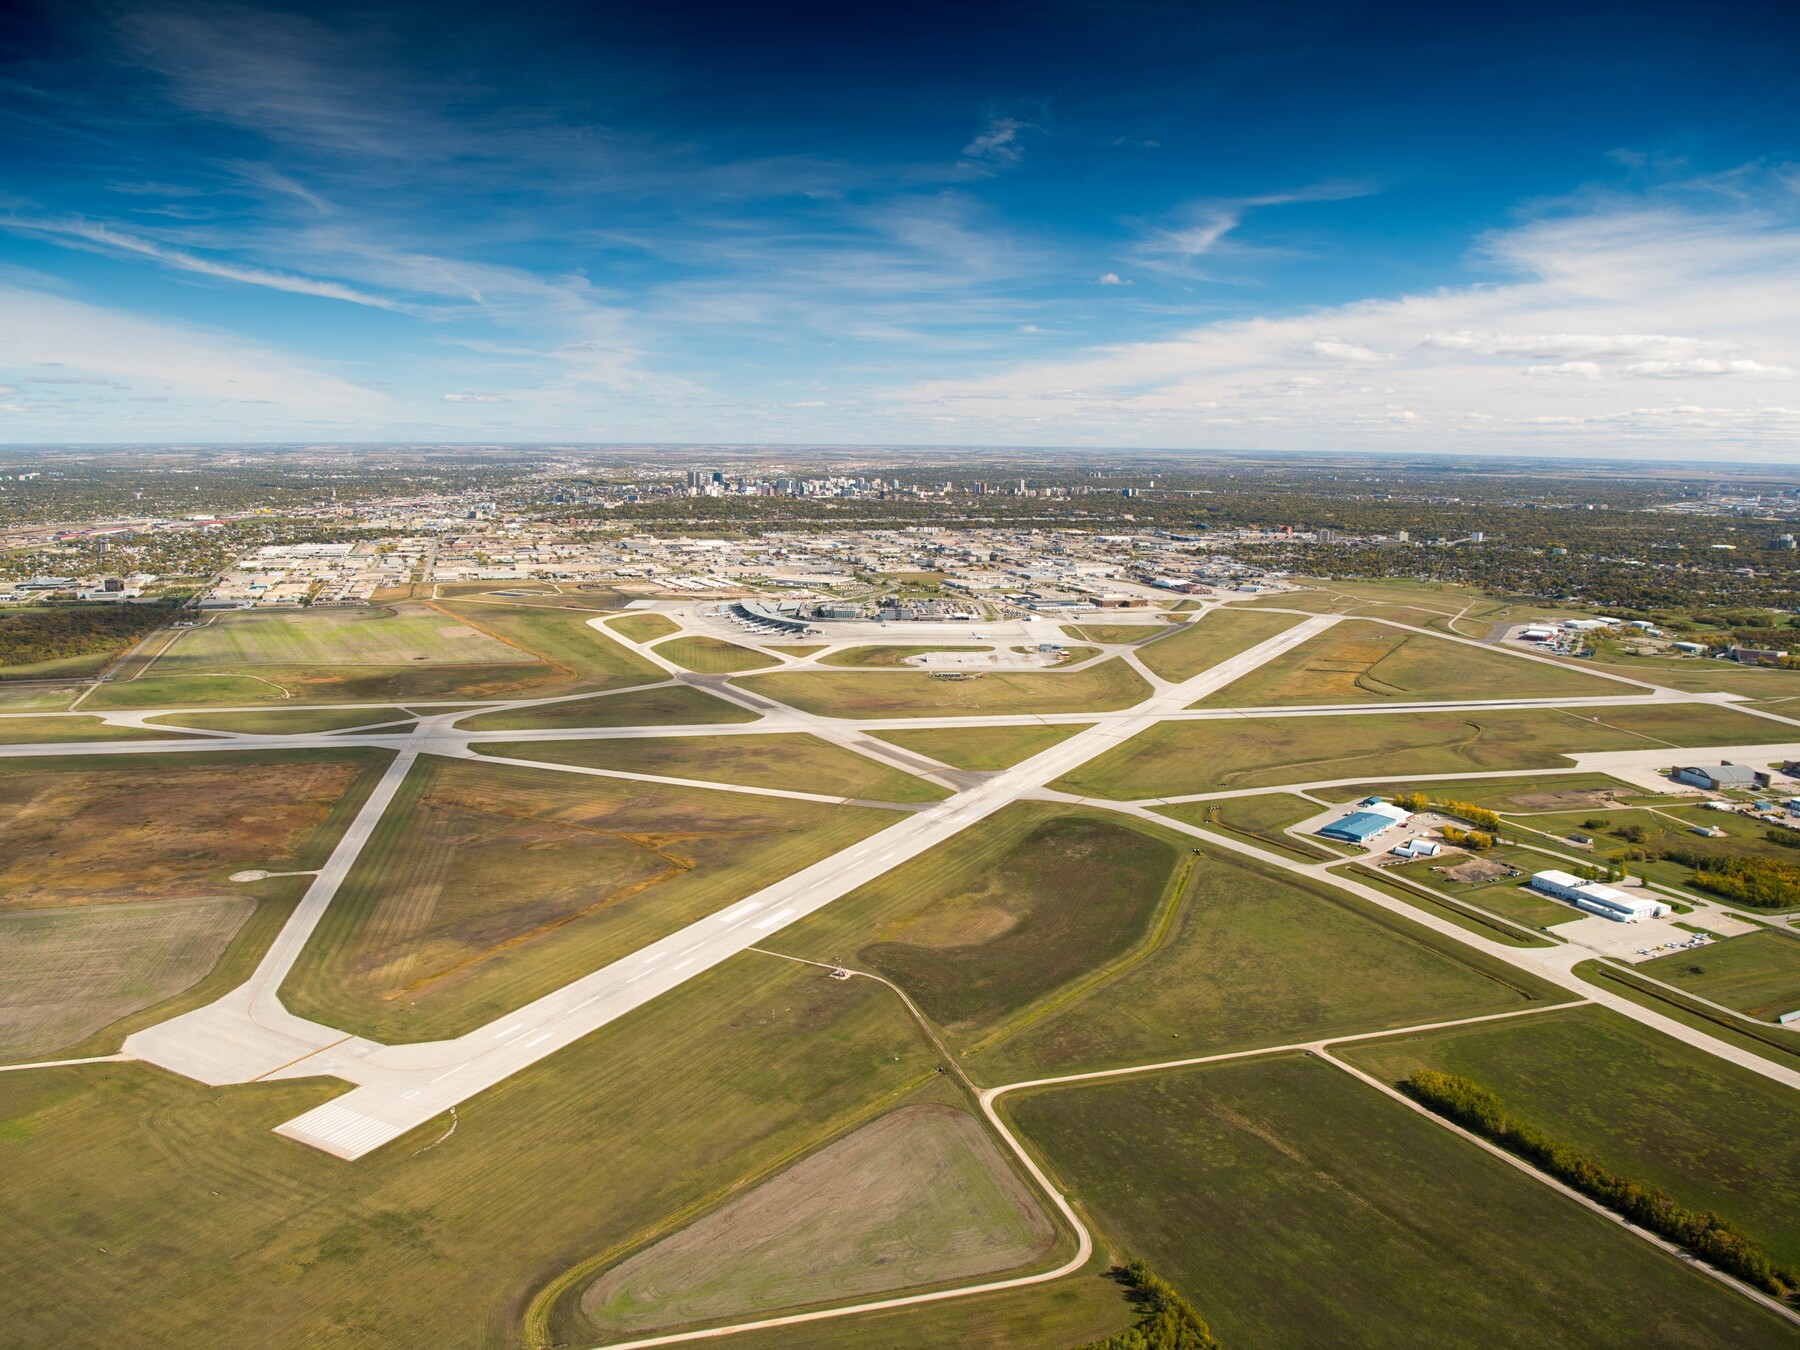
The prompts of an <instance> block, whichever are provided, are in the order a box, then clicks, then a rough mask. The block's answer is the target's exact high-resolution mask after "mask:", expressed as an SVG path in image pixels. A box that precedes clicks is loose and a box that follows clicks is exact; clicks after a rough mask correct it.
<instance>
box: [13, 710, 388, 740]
mask: <svg viewBox="0 0 1800 1350" xmlns="http://www.w3.org/2000/svg"><path fill="white" fill-rule="evenodd" d="M150 720H151V721H152V722H155V723H156V724H157V725H158V726H172V727H197V728H199V729H201V730H203V731H241V732H244V733H246V734H248V735H252V736H303V735H306V734H308V733H309V732H320V731H343V730H346V729H348V728H350V727H362V726H377V725H382V726H385V725H386V724H389V723H393V722H401V723H406V722H411V721H412V715H411V714H410V713H408V712H407V711H406V710H405V709H404V708H294V709H292V710H289V709H285V708H284V709H279V710H276V709H271V710H270V711H268V712H217V713H170V714H169V715H168V716H166V717H152V718H151V719H150ZM3 725H4V724H3V723H0V726H3ZM393 729H394V730H397V731H403V730H405V727H404V726H401V727H395V728H393Z"/></svg>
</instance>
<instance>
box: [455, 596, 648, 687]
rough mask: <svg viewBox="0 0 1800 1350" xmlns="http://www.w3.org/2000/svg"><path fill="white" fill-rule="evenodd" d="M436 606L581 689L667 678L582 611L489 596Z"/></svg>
mask: <svg viewBox="0 0 1800 1350" xmlns="http://www.w3.org/2000/svg"><path fill="white" fill-rule="evenodd" d="M437 608H439V609H441V610H443V611H444V612H445V613H446V614H450V615H452V616H453V617H455V618H458V619H461V620H462V621H463V622H464V623H467V624H469V625H471V626H473V627H476V628H480V629H482V630H483V631H485V632H488V633H490V634H492V635H493V636H494V637H497V638H499V639H500V640H502V641H504V642H507V643H509V644H511V645H512V646H513V647H515V648H517V649H518V650H519V653H520V655H521V656H524V657H535V658H536V659H538V660H542V661H548V662H550V663H552V664H553V665H554V666H556V667H558V668H559V669H558V670H557V672H556V674H557V675H558V676H560V677H561V678H563V679H567V680H571V681H573V682H576V683H578V684H580V685H581V686H582V687H583V688H587V689H595V690H599V689H626V688H629V687H631V686H632V685H635V684H652V683H655V682H657V681H660V680H663V679H666V678H668V677H667V676H666V674H665V673H664V672H663V671H662V670H660V669H658V668H657V666H656V665H655V664H654V663H653V662H650V661H647V660H645V659H644V658H643V657H642V656H640V655H638V653H637V652H635V651H633V650H632V649H631V648H630V647H628V646H626V645H624V644H623V643H621V642H619V641H618V640H617V639H615V638H612V637H609V636H608V635H607V634H606V633H605V632H603V631H602V630H601V628H600V627H597V626H596V625H595V624H594V622H592V620H593V619H594V615H593V614H591V613H588V612H586V611H583V610H577V609H566V608H561V607H558V606H554V605H534V604H528V603H523V602H521V603H518V604H499V603H496V602H494V601H489V600H461V601H444V602H441V603H440V604H439V605H438V606H437Z"/></svg>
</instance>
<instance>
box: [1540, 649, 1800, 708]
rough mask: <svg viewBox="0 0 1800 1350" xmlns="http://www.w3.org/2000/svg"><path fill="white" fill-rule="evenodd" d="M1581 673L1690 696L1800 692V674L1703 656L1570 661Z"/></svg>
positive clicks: (1617, 656) (1781, 695)
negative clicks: (1595, 672) (1641, 682)
mask: <svg viewBox="0 0 1800 1350" xmlns="http://www.w3.org/2000/svg"><path fill="white" fill-rule="evenodd" d="M1568 664H1569V665H1572V666H1575V667H1577V668H1578V669H1581V670H1598V671H1602V672H1604V673H1607V674H1611V675H1623V676H1624V677H1625V678H1626V679H1629V680H1648V681H1649V682H1650V683H1652V684H1660V685H1664V686H1666V687H1667V688H1670V689H1684V690H1687V691H1688V692H1690V693H1714V692H1717V693H1725V694H1742V695H1743V696H1744V697H1745V698H1749V699H1775V698H1786V697H1792V696H1793V695H1795V694H1797V693H1800V671H1793V670H1774V669H1768V668H1764V667H1759V666H1740V665H1738V664H1737V663H1736V662H1735V661H1715V660H1711V659H1710V658H1707V657H1703V656H1679V657H1666V656H1631V655H1627V654H1625V653H1617V654H1612V655H1608V656H1606V657H1604V658H1600V659H1595V658H1592V657H1589V658H1583V659H1580V660H1570V661H1568Z"/></svg>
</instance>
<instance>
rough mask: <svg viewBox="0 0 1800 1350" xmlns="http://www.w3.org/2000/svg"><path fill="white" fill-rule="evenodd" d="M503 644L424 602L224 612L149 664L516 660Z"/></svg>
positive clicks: (169, 671) (185, 669)
mask: <svg viewBox="0 0 1800 1350" xmlns="http://www.w3.org/2000/svg"><path fill="white" fill-rule="evenodd" d="M518 659H519V655H518V653H517V652H516V651H513V650H511V649H509V648H508V647H507V646H506V644H505V643H502V642H496V641H495V640H494V639H493V638H491V637H489V636H488V635H487V634H485V633H482V632H480V631H478V630H477V629H474V628H471V627H469V626H468V625H467V624H464V623H459V622H457V621H456V620H455V619H453V618H449V617H447V616H445V615H444V614H443V613H441V612H439V611H438V610H435V609H431V608H429V607H427V606H425V605H414V604H405V605H397V606H383V607H381V608H378V609H374V608H372V609H308V610H303V611H300V612H297V613H282V612H271V613H256V612H254V611H252V612H247V613H241V614H224V615H221V616H219V617H218V618H217V619H214V620H213V621H212V622H211V623H209V624H206V625H204V626H202V627H199V628H193V629H189V630H188V631H187V632H185V633H183V634H182V635H181V637H180V638H178V639H177V640H176V641H175V643H174V644H173V645H172V646H171V647H170V648H169V650H168V651H166V652H164V653H163V655H162V656H161V657H160V658H159V659H158V660H157V662H156V665H155V666H154V667H153V669H154V670H155V672H156V673H157V674H158V675H181V674H188V673H193V672H206V671H214V670H236V669H239V668H241V667H244V666H357V665H366V666H400V665H408V664H411V663H412V662H415V661H426V662H432V663H435V664H449V665H494V664H502V665H504V664H512V663H515V662H517V661H518Z"/></svg>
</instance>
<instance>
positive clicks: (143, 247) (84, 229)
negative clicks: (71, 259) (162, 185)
mask: <svg viewBox="0 0 1800 1350" xmlns="http://www.w3.org/2000/svg"><path fill="white" fill-rule="evenodd" d="M0 229H7V230H11V231H14V232H15V233H19V234H31V235H38V236H40V237H43V238H48V239H51V240H53V241H55V242H57V243H60V244H64V245H68V246H72V247H76V248H83V249H88V250H91V251H93V252H97V253H107V254H112V255H114V256H121V255H123V256H130V257H138V258H147V259H150V260H151V261H153V262H156V263H160V264H161V265H162V266H164V267H168V268H172V269H173V270H175V271H177V272H189V273H193V274H195V275H197V276H207V277H214V278H217V279H219V280H221V281H233V282H238V283H241V284H243V285H246V286H261V287H265V288H266V289H268V290H272V291H286V292H288V293H289V294H291V295H312V296H318V297H319V298H321V299H325V300H343V301H346V302H348V303H350V304H353V305H368V306H371V307H372V308H375V309H390V310H402V309H406V308H407V306H406V305H404V304H402V303H401V302H400V301H397V300H393V299H390V298H388V297H386V296H381V295H376V294H373V293H372V292H369V291H366V290H358V289H357V288H355V287H353V286H346V285H344V284H342V283H341V282H336V281H327V280H323V279H321V278H318V277H309V276H299V275H296V274H294V273H291V272H282V271H277V270H274V269H271V268H266V267H253V266H246V265H244V264H242V263H235V262H228V261H224V260H221V259H218V258H208V257H205V256H203V255H201V254H198V253H194V252H191V251H189V250H186V249H180V248H173V247H170V246H169V245H167V244H162V243H158V242H157V241H156V240H153V239H146V238H144V237H142V236H140V235H136V234H130V233H127V232H125V231H123V230H120V229H118V228H116V227H114V226H112V225H109V224H107V223H106V222H104V221H94V220H79V219H64V220H46V219H32V218H29V217H24V216H0Z"/></svg>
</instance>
